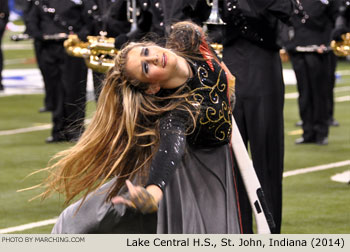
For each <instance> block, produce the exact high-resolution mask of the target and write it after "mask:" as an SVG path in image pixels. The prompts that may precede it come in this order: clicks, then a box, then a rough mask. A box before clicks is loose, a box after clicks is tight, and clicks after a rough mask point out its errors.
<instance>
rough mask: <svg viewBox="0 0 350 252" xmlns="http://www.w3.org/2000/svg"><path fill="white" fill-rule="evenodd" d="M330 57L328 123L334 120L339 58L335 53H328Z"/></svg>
mask: <svg viewBox="0 0 350 252" xmlns="http://www.w3.org/2000/svg"><path fill="white" fill-rule="evenodd" d="M328 56H329V58H330V59H329V61H330V62H329V68H328V70H329V85H328V88H329V89H328V121H329V122H332V121H333V120H334V87H335V82H336V78H335V77H336V76H335V70H336V68H337V57H336V56H335V55H334V53H333V52H330V53H328Z"/></svg>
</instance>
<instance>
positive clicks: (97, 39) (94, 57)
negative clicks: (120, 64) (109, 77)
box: [64, 32, 118, 73]
mask: <svg viewBox="0 0 350 252" xmlns="http://www.w3.org/2000/svg"><path fill="white" fill-rule="evenodd" d="M87 40H88V41H87V42H83V41H81V40H80V39H79V38H78V36H77V35H76V34H71V35H69V36H68V39H67V40H65V41H64V47H65V49H66V52H67V53H68V54H69V55H71V56H74V57H80V58H84V60H85V64H86V65H87V67H89V68H91V69H92V70H94V71H96V72H100V73H105V72H107V70H108V69H109V68H110V67H112V66H114V60H113V59H114V56H115V55H116V54H117V52H118V51H117V49H116V48H115V47H114V42H115V39H114V38H108V37H106V33H105V32H100V36H87Z"/></svg>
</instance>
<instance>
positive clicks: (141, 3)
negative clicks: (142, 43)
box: [113, 0, 165, 49]
mask: <svg viewBox="0 0 350 252" xmlns="http://www.w3.org/2000/svg"><path fill="white" fill-rule="evenodd" d="M123 1H125V0H123ZM130 2H132V1H130ZM135 3H136V8H137V10H139V12H138V15H137V16H136V21H134V22H133V24H132V25H131V27H130V30H129V31H128V32H124V33H123V32H120V34H118V35H117V36H116V38H115V47H116V48H118V49H119V48H121V47H122V46H123V45H124V44H125V43H127V42H128V41H138V40H140V39H141V38H143V37H145V36H147V39H148V40H151V41H154V42H156V43H158V44H164V41H163V38H164V35H165V26H164V22H163V18H164V15H163V7H162V5H161V4H160V1H159V0H155V1H151V0H136V1H135ZM122 10H124V7H123V6H122V5H121V4H120V3H118V2H117V3H116V5H115V11H113V12H114V13H120V12H121V11H122ZM129 14H130V16H132V13H129Z"/></svg>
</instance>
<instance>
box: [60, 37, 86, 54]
mask: <svg viewBox="0 0 350 252" xmlns="http://www.w3.org/2000/svg"><path fill="white" fill-rule="evenodd" d="M63 45H64V48H65V49H66V52H67V54H68V55H70V56H74V57H84V56H87V55H89V54H90V52H89V49H88V46H89V42H83V41H81V40H80V39H79V38H78V35H76V34H70V35H69V36H68V39H66V40H65V41H64V42H63Z"/></svg>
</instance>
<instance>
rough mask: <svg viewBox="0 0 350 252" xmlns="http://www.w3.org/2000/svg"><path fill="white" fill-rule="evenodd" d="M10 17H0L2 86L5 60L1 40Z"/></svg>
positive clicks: (0, 80)
mask: <svg viewBox="0 0 350 252" xmlns="http://www.w3.org/2000/svg"><path fill="white" fill-rule="evenodd" d="M7 21H8V19H7V18H0V86H2V74H1V73H2V69H3V66H4V62H3V60H4V59H3V55H2V49H1V44H2V43H1V41H2V37H3V35H4V32H5V28H6V24H7Z"/></svg>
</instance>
